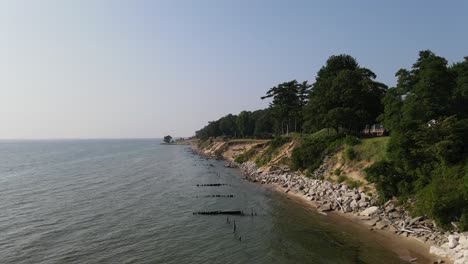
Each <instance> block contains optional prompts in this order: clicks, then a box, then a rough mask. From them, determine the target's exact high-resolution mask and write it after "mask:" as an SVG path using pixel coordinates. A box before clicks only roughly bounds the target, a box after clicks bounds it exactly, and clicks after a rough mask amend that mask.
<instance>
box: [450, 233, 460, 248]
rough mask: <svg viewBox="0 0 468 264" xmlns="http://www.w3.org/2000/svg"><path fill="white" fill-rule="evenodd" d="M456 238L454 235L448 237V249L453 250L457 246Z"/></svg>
mask: <svg viewBox="0 0 468 264" xmlns="http://www.w3.org/2000/svg"><path fill="white" fill-rule="evenodd" d="M457 238H458V237H456V236H454V235H450V236H448V246H449V248H454V247H456V246H457V245H458V239H457Z"/></svg>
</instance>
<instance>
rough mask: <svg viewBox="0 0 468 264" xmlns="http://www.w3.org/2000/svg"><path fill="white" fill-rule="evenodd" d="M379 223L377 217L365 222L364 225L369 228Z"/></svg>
mask: <svg viewBox="0 0 468 264" xmlns="http://www.w3.org/2000/svg"><path fill="white" fill-rule="evenodd" d="M379 221H380V219H379V218H378V217H375V218H372V219H371V220H368V221H366V222H365V223H366V224H368V225H370V226H374V225H375V224H376V223H377V222H379Z"/></svg>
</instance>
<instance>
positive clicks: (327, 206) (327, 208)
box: [320, 204, 332, 212]
mask: <svg viewBox="0 0 468 264" xmlns="http://www.w3.org/2000/svg"><path fill="white" fill-rule="evenodd" d="M331 210H332V208H331V206H330V204H323V205H321V206H320V211H321V212H327V211H331Z"/></svg>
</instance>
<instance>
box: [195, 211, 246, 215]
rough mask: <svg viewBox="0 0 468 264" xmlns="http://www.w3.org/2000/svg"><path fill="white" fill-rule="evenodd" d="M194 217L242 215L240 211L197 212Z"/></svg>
mask: <svg viewBox="0 0 468 264" xmlns="http://www.w3.org/2000/svg"><path fill="white" fill-rule="evenodd" d="M193 214H194V215H244V213H243V212H242V211H199V212H194V213H193Z"/></svg>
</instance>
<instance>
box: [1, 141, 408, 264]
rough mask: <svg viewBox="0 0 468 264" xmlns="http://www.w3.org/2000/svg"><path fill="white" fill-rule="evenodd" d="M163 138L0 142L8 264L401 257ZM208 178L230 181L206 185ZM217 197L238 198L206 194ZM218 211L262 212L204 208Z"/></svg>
mask: <svg viewBox="0 0 468 264" xmlns="http://www.w3.org/2000/svg"><path fill="white" fill-rule="evenodd" d="M159 142H160V141H159V140H62V141H0V263H224V264H227V263H401V260H399V258H398V257H397V256H396V255H395V254H394V253H393V252H391V251H389V250H387V249H385V248H383V247H382V246H380V245H379V244H378V243H375V242H374V241H372V240H371V239H370V238H366V237H362V236H359V235H358V232H354V231H353V230H352V229H350V228H347V227H346V226H343V225H338V224H336V223H333V222H332V221H328V218H327V217H326V216H323V215H320V214H317V213H316V212H314V211H312V210H310V209H309V208H308V207H307V206H305V205H304V203H301V202H299V201H297V200H295V199H290V198H289V197H288V196H287V195H284V194H282V193H278V192H275V191H273V190H271V189H269V188H265V187H264V186H261V185H258V184H254V183H250V182H246V181H244V180H242V175H241V174H240V173H239V171H238V170H236V169H229V168H225V167H224V166H223V165H224V163H223V162H222V161H215V160H206V159H204V158H202V157H200V156H196V155H193V154H192V153H191V151H190V147H189V146H173V145H169V146H168V145H159ZM209 183H224V184H227V185H225V186H220V187H197V184H209ZM217 194H219V195H234V197H232V198H226V197H215V198H213V197H204V196H207V195H217ZM213 210H243V211H244V212H247V213H251V212H252V211H254V212H255V213H256V214H257V215H256V216H230V217H229V222H230V223H227V219H226V218H227V217H226V216H223V215H214V216H211V215H193V212H195V211H213ZM234 221H235V223H236V232H235V233H234V232H233V223H234ZM239 237H240V239H239Z"/></svg>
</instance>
